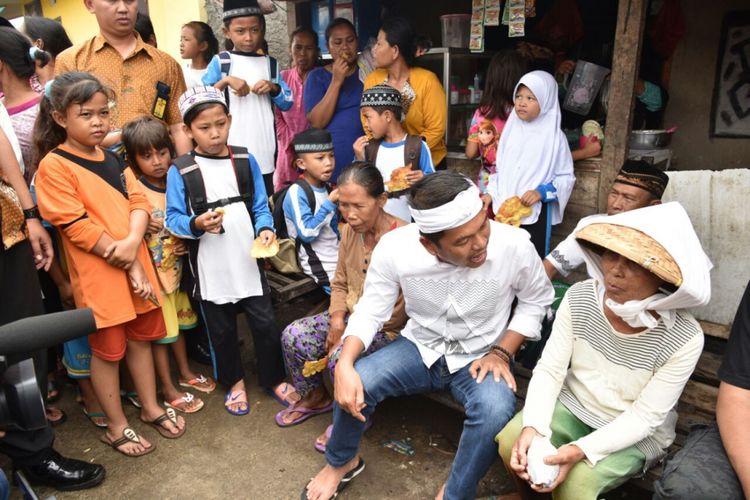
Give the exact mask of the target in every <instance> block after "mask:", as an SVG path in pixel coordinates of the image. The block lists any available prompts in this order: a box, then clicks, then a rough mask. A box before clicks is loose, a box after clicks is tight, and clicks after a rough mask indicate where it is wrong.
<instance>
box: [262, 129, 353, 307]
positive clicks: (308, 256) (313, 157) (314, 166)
mask: <svg viewBox="0 0 750 500" xmlns="http://www.w3.org/2000/svg"><path fill="white" fill-rule="evenodd" d="M292 145H293V147H294V153H295V155H296V158H295V159H294V166H295V167H297V168H298V169H300V170H302V177H300V178H299V179H297V180H296V181H295V182H294V183H293V184H291V185H290V186H289V187H287V188H285V189H284V190H283V191H281V192H280V193H279V194H278V196H276V197H275V198H276V199H275V200H274V211H273V213H274V223H275V224H276V225H277V227H279V228H280V231H279V233H280V234H279V236H282V235H283V234H281V233H282V232H283V230H282V229H281V228H283V229H286V233H287V235H288V237H289V238H291V239H293V240H294V241H295V244H296V248H297V258H298V261H299V265H300V268H301V269H302V272H304V273H305V274H306V275H308V276H310V277H311V278H313V279H314V280H315V282H316V283H317V284H318V285H319V286H320V287H322V288H323V289H324V290H325V291H326V293H328V294H330V293H331V281H333V275H334V274H335V273H336V263H337V262H338V255H339V239H340V238H341V237H340V235H339V229H338V223H339V218H338V211H337V207H336V203H337V202H338V199H339V192H338V189H334V190H333V191H331V188H330V185H329V184H328V181H329V180H330V179H331V175H332V174H333V169H334V167H335V165H336V161H335V159H334V157H333V140H332V139H331V134H330V133H329V132H328V131H327V130H321V129H317V128H310V129H307V130H305V131H303V132H300V133H299V134H297V135H296V136H295V137H294V140H293V141H292Z"/></svg>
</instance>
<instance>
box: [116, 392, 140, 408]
mask: <svg viewBox="0 0 750 500" xmlns="http://www.w3.org/2000/svg"><path fill="white" fill-rule="evenodd" d="M120 397H121V398H124V399H127V400H128V401H129V402H130V404H131V405H133V406H135V407H136V408H138V409H139V410H140V409H141V408H143V405H142V404H141V400H140V399H139V398H138V393H137V392H135V391H130V392H126V391H120Z"/></svg>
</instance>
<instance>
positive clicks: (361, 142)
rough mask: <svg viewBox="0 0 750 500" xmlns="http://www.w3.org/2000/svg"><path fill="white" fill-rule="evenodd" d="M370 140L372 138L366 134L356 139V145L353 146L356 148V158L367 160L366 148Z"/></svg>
mask: <svg viewBox="0 0 750 500" xmlns="http://www.w3.org/2000/svg"><path fill="white" fill-rule="evenodd" d="M368 142H370V140H369V139H368V138H367V136H366V135H363V136H362V137H359V138H358V139H357V140H356V141H354V145H353V146H352V147H353V149H354V158H355V159H357V160H358V161H365V148H366V147H367V143H368Z"/></svg>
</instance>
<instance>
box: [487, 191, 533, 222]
mask: <svg viewBox="0 0 750 500" xmlns="http://www.w3.org/2000/svg"><path fill="white" fill-rule="evenodd" d="M529 215H531V207H527V206H526V205H524V204H523V203H521V198H520V197H518V196H512V197H510V198H508V199H507V200H505V201H504V202H503V204H502V205H500V210H498V211H497V214H496V215H495V220H496V221H498V222H502V223H503V224H510V225H511V226H516V227H519V226H520V225H521V219H523V218H524V217H528V216H529Z"/></svg>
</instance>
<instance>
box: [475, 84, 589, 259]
mask: <svg viewBox="0 0 750 500" xmlns="http://www.w3.org/2000/svg"><path fill="white" fill-rule="evenodd" d="M514 95H515V104H514V108H513V111H511V113H510V115H509V116H508V122H507V123H506V124H505V128H504V129H503V134H502V136H500V144H499V146H498V153H497V162H496V163H497V175H496V176H495V177H494V178H493V179H492V180H491V181H490V184H489V186H488V192H489V194H490V196H492V206H493V210H494V212H495V213H497V212H498V210H499V209H500V206H501V205H502V204H503V202H504V201H505V200H507V199H508V198H512V197H513V196H518V197H520V198H521V202H522V203H523V204H524V205H525V206H527V207H530V208H531V215H529V216H527V217H525V218H523V219H521V227H522V228H524V229H526V230H527V231H528V232H529V234H530V235H531V241H532V242H533V243H534V246H535V247H536V249H537V252H538V253H539V256H540V257H544V256H545V255H546V254H547V253H548V252H547V251H546V247H548V246H549V233H550V231H551V227H552V226H553V225H556V224H559V223H560V222H562V218H563V212H564V211H565V205H567V203H568V200H569V199H570V194H571V192H572V191H573V184H575V176H574V175H573V159H572V157H571V154H570V148H569V147H568V142H567V140H566V138H565V134H563V132H562V130H561V129H560V104H559V102H558V100H557V83H556V82H555V79H554V78H553V77H552V75H550V74H549V73H546V72H544V71H532V72H531V73H527V74H525V75H524V76H523V77H522V78H521V80H520V81H519V82H518V85H516V90H515V92H514Z"/></svg>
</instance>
